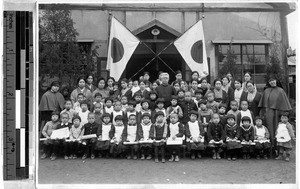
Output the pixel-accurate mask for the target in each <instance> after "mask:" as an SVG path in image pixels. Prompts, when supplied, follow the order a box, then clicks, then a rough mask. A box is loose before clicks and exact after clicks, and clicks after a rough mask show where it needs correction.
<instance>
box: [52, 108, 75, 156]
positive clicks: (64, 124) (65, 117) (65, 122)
mask: <svg viewBox="0 0 300 189" xmlns="http://www.w3.org/2000/svg"><path fill="white" fill-rule="evenodd" d="M60 119H61V123H60V124H59V125H58V127H57V128H56V129H62V128H68V130H69V129H70V128H71V126H72V124H71V123H69V114H68V113H67V112H65V113H62V114H60ZM66 138H68V137H66ZM66 138H64V139H57V140H55V141H54V142H55V144H56V145H58V147H59V146H65V145H66V141H65V139H66ZM64 158H65V159H68V158H69V156H68V155H67V153H66V151H64Z"/></svg>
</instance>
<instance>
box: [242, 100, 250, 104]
mask: <svg viewBox="0 0 300 189" xmlns="http://www.w3.org/2000/svg"><path fill="white" fill-rule="evenodd" d="M243 102H247V105H248V104H249V103H248V101H247V100H242V101H241V104H242V103H243Z"/></svg>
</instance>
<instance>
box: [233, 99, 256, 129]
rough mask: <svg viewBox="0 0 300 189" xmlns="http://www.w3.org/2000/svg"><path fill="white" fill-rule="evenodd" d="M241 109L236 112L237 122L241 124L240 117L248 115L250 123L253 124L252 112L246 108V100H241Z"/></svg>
mask: <svg viewBox="0 0 300 189" xmlns="http://www.w3.org/2000/svg"><path fill="white" fill-rule="evenodd" d="M241 108H242V109H241V110H240V112H239V113H238V114H237V121H236V122H237V124H238V125H241V119H243V117H244V116H248V117H249V118H250V123H251V125H252V126H253V120H254V117H253V113H252V112H251V111H250V110H249V109H248V102H247V101H246V100H243V101H241Z"/></svg>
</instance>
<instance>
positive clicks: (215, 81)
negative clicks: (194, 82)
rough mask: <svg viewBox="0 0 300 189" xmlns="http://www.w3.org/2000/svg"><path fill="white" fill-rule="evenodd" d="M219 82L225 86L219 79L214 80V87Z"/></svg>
mask: <svg viewBox="0 0 300 189" xmlns="http://www.w3.org/2000/svg"><path fill="white" fill-rule="evenodd" d="M218 81H220V82H221V85H222V84H223V81H222V80H221V79H220V78H217V79H215V80H214V86H215V85H216V83H217V82H218Z"/></svg>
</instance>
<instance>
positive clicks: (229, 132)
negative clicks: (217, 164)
mask: <svg viewBox="0 0 300 189" xmlns="http://www.w3.org/2000/svg"><path fill="white" fill-rule="evenodd" d="M226 119H227V124H226V125H225V138H226V155H227V159H228V161H230V160H233V161H235V160H236V158H237V154H238V151H239V149H240V148H241V147H242V146H241V144H240V143H239V142H237V140H238V126H237V124H236V123H235V116H234V115H233V114H228V115H227V117H226Z"/></svg>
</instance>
